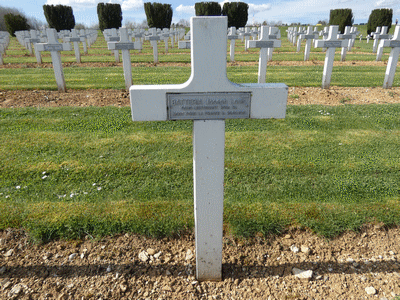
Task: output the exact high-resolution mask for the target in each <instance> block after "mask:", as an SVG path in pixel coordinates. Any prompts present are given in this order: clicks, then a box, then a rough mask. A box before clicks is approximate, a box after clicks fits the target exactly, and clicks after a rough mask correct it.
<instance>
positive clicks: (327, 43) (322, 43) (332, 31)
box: [315, 25, 346, 89]
mask: <svg viewBox="0 0 400 300" xmlns="http://www.w3.org/2000/svg"><path fill="white" fill-rule="evenodd" d="M338 30H339V26H337V25H331V26H329V34H328V38H327V39H326V40H316V41H315V48H327V50H326V55H325V63H324V71H323V74H322V88H324V89H327V88H329V86H330V84H331V75H332V69H333V60H334V58H335V51H336V48H341V47H344V46H345V44H346V41H340V40H338V38H337V36H338Z"/></svg>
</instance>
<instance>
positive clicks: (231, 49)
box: [228, 26, 239, 61]
mask: <svg viewBox="0 0 400 300" xmlns="http://www.w3.org/2000/svg"><path fill="white" fill-rule="evenodd" d="M237 39H239V35H238V34H237V32H236V27H234V26H232V27H231V28H229V33H228V40H230V47H229V59H230V61H235V42H236V40H237Z"/></svg>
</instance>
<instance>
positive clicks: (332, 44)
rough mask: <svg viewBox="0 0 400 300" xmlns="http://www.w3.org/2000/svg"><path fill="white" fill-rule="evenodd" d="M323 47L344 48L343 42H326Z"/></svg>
mask: <svg viewBox="0 0 400 300" xmlns="http://www.w3.org/2000/svg"><path fill="white" fill-rule="evenodd" d="M323 45H324V46H323V47H325V48H332V47H333V48H340V47H342V41H325V43H324V44H323Z"/></svg>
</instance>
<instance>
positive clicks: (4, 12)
mask: <svg viewBox="0 0 400 300" xmlns="http://www.w3.org/2000/svg"><path fill="white" fill-rule="evenodd" d="M248 9H249V5H248V4H247V3H244V2H226V3H224V5H223V6H222V7H221V5H220V4H219V3H218V2H197V3H195V13H196V16H227V17H228V27H231V26H234V27H236V28H240V27H244V26H246V23H247V20H248ZM144 11H145V14H146V18H147V24H148V26H149V27H156V28H161V29H162V28H170V27H171V22H172V15H173V11H172V7H171V4H162V3H157V2H153V3H151V2H146V3H144ZM43 12H44V15H45V17H46V21H47V23H48V26H49V27H50V28H55V29H56V30H57V31H60V30H71V29H73V28H74V27H75V26H76V24H75V17H74V14H73V10H72V7H70V6H66V5H43ZM97 15H98V19H99V28H100V30H101V31H103V30H104V29H108V28H119V27H121V26H122V10H121V5H120V4H112V3H106V4H105V3H98V5H97ZM392 18H393V9H374V10H372V12H371V14H370V16H369V19H368V24H367V32H368V34H370V33H371V32H372V31H374V30H375V29H376V27H378V26H388V29H390V27H391V25H392ZM353 22H354V17H353V13H352V10H351V9H334V10H331V11H330V17H329V25H339V31H340V32H342V33H343V32H344V28H345V26H352V25H353ZM42 25H43V23H41V22H40V21H37V20H36V19H33V18H30V19H28V18H26V16H25V15H24V14H23V13H21V12H20V11H18V10H17V9H14V8H6V7H2V6H0V30H2V31H4V30H7V31H8V32H9V33H10V34H11V35H14V33H15V31H18V30H29V29H38V27H40V26H42Z"/></svg>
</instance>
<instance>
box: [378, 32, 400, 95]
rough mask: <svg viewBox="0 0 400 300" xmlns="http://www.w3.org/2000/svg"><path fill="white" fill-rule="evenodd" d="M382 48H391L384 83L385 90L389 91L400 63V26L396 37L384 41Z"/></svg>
mask: <svg viewBox="0 0 400 300" xmlns="http://www.w3.org/2000/svg"><path fill="white" fill-rule="evenodd" d="M381 44H382V47H391V48H392V50H391V51H390V55H389V59H388V62H387V67H386V72H385V79H384V81H383V88H384V89H388V88H391V87H392V85H393V80H394V74H395V73H396V67H397V62H398V61H399V53H400V25H397V26H396V28H395V29H394V35H393V38H392V39H391V40H382V41H381Z"/></svg>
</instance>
